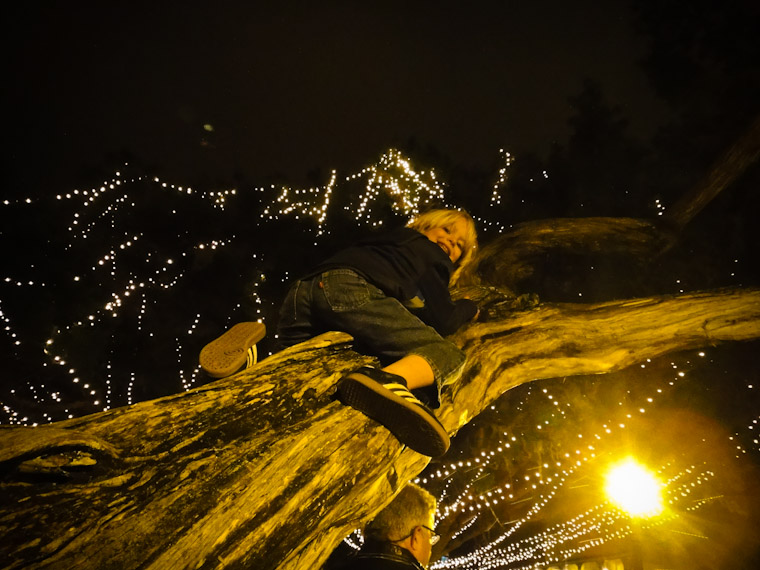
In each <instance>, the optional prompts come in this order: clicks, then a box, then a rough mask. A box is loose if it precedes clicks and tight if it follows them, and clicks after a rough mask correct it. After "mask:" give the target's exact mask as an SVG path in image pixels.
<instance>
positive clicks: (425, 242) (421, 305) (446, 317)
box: [312, 228, 478, 336]
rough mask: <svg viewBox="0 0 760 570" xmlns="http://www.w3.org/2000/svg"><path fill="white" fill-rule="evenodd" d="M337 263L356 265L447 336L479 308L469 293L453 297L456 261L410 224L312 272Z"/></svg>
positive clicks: (351, 249) (338, 255)
mask: <svg viewBox="0 0 760 570" xmlns="http://www.w3.org/2000/svg"><path fill="white" fill-rule="evenodd" d="M337 268H348V269H352V270H354V271H356V272H357V273H358V274H359V275H361V276H362V277H364V279H366V280H367V281H368V282H370V283H372V284H373V285H375V286H376V287H378V288H379V289H381V290H382V291H383V292H384V293H385V294H386V295H388V296H389V297H393V298H395V299H398V300H399V301H401V302H402V303H403V304H404V305H405V306H406V307H407V308H408V309H409V310H410V311H411V312H413V313H414V314H416V315H417V316H418V317H420V319H422V320H423V321H424V322H425V323H426V324H428V325H430V326H431V327H433V328H434V329H435V330H437V331H438V332H439V333H440V334H442V335H444V336H445V335H449V334H452V333H453V332H454V331H456V330H457V329H458V328H459V327H460V326H462V325H463V324H464V323H466V322H467V321H469V320H471V319H472V318H473V317H474V316H475V314H476V313H477V310H478V307H477V305H476V304H475V303H474V302H473V301H470V300H469V299H459V300H457V301H452V300H451V296H450V295H449V279H451V273H452V272H453V270H454V264H453V263H451V260H450V259H449V257H448V256H447V255H446V253H445V252H444V251H443V250H442V249H441V248H440V247H438V245H436V244H435V243H433V242H432V241H430V240H429V239H428V238H427V237H425V236H424V235H422V234H421V233H419V232H418V231H416V230H413V229H410V228H398V229H395V230H390V231H388V232H384V233H379V234H376V235H373V236H370V237H369V238H367V239H365V240H362V241H361V242H359V243H358V244H357V245H355V246H352V247H348V248H346V249H344V250H341V251H339V252H338V253H336V254H335V255H333V256H332V257H330V258H329V259H327V260H326V261H325V262H324V263H321V264H320V265H319V266H318V267H317V268H316V269H315V270H314V272H312V275H313V274H316V273H319V272H322V271H327V270H329V269H337Z"/></svg>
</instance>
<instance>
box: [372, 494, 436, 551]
mask: <svg viewBox="0 0 760 570" xmlns="http://www.w3.org/2000/svg"><path fill="white" fill-rule="evenodd" d="M434 513H435V497H433V495H431V494H430V493H428V492H427V491H426V490H425V489H423V488H422V487H419V486H418V485H415V484H414V483H408V484H407V485H406V486H405V487H404V488H403V489H401V491H399V493H398V495H396V496H395V497H394V499H393V500H392V501H391V502H390V503H389V504H388V505H387V506H386V507H385V508H384V509H383V510H382V511H380V512H379V513H377V516H376V517H375V518H374V519H373V520H372V522H370V523H368V524H367V526H366V527H365V528H364V534H365V535H366V536H367V538H368V539H372V540H379V541H388V542H396V541H397V540H402V539H404V538H406V537H407V536H409V534H410V533H411V532H412V530H413V529H414V528H415V527H416V526H419V525H427V524H429V523H430V518H431V517H432V516H433V514H434Z"/></svg>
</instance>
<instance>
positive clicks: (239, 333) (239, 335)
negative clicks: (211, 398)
mask: <svg viewBox="0 0 760 570" xmlns="http://www.w3.org/2000/svg"><path fill="white" fill-rule="evenodd" d="M264 335H266V327H265V326H264V324H263V323H253V322H249V323H238V324H236V325H235V326H234V327H232V328H231V329H230V330H228V331H227V332H225V333H224V334H223V335H222V336H220V337H219V338H217V339H216V340H213V341H211V342H210V343H208V344H207V345H206V346H204V347H203V350H201V354H200V358H199V359H198V360H199V362H200V365H201V368H203V370H205V371H206V373H207V374H208V375H209V376H211V377H213V378H225V377H227V376H231V375H232V374H234V373H235V372H237V371H238V370H240V369H241V368H242V367H243V366H244V365H245V363H246V353H247V351H248V349H249V348H250V347H252V346H253V345H255V344H256V343H257V342H259V341H260V340H261V339H262V338H264Z"/></svg>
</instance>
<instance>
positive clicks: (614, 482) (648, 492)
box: [604, 458, 663, 517]
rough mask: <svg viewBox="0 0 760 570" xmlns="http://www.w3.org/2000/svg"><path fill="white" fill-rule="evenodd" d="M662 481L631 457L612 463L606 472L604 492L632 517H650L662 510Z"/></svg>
mask: <svg viewBox="0 0 760 570" xmlns="http://www.w3.org/2000/svg"><path fill="white" fill-rule="evenodd" d="M661 488H662V483H660V481H659V479H657V477H655V476H654V474H653V473H651V472H650V471H649V470H648V469H647V468H646V467H644V466H643V465H639V464H638V463H636V461H634V460H633V459H630V458H629V459H626V460H625V461H623V462H621V463H618V464H617V465H614V466H613V467H612V468H611V469H610V471H609V472H608V473H607V477H606V484H605V487H604V490H605V492H606V493H607V496H608V497H609V499H610V500H611V501H612V502H613V503H615V504H616V505H617V506H618V507H620V508H621V509H623V510H624V511H625V512H626V513H628V514H629V515H630V516H632V517H651V516H655V515H658V514H660V513H661V512H662V509H663V506H662V497H661V496H660V489H661Z"/></svg>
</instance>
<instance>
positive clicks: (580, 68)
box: [3, 0, 666, 196]
mask: <svg viewBox="0 0 760 570" xmlns="http://www.w3.org/2000/svg"><path fill="white" fill-rule="evenodd" d="M180 5H181V7H180ZM12 13H14V17H13V18H9V20H8V21H9V23H10V22H12V24H11V26H10V27H11V30H10V32H9V34H8V35H7V37H6V38H5V41H7V42H8V49H7V50H6V53H10V54H11V56H10V57H6V58H5V59H6V61H7V60H10V69H9V70H8V71H7V72H6V73H5V74H4V81H3V83H4V84H5V86H6V89H5V91H8V92H9V96H10V101H9V102H8V103H7V104H6V106H5V107H6V111H7V115H6V121H7V122H6V141H7V140H10V141H12V145H11V147H12V150H11V153H10V154H6V161H8V163H9V165H10V169H9V171H10V175H11V182H12V188H13V191H12V192H13V195H14V196H16V195H17V194H16V192H21V193H23V191H22V190H21V189H20V186H23V187H25V189H26V191H28V190H29V189H31V188H39V187H41V186H42V185H48V189H49V190H51V191H55V190H60V189H61V188H60V187H61V186H62V185H66V184H76V183H79V179H80V178H81V177H82V173H83V172H86V171H87V170H88V169H91V168H97V167H101V166H104V165H107V164H110V162H113V161H116V160H118V158H120V157H121V156H128V155H131V156H133V157H135V158H136V159H138V160H139V161H141V162H142V163H144V164H146V165H148V166H150V167H153V168H155V169H157V170H159V171H160V172H161V173H163V174H166V175H170V176H171V177H172V179H174V180H177V181H178V182H184V183H190V182H198V181H208V182H210V183H212V184H213V183H220V182H229V181H230V180H233V179H239V178H240V177H241V176H243V177H244V178H245V179H246V180H248V181H251V182H252V183H259V182H265V181H268V180H270V179H277V180H278V181H287V182H290V183H296V184H298V183H303V182H304V181H305V179H306V177H307V174H308V173H309V172H311V171H315V170H317V169H320V170H321V171H322V172H325V171H329V169H332V168H338V169H339V171H341V172H345V171H346V170H355V169H358V168H361V167H362V166H364V165H366V164H369V163H371V162H373V161H374V160H375V159H376V158H377V157H378V156H379V154H380V153H381V152H383V151H384V150H385V149H387V148H389V147H391V146H394V145H402V146H403V145H404V144H406V143H407V142H408V141H409V140H410V139H414V140H415V141H416V142H417V143H419V144H420V145H423V146H425V145H431V146H432V147H434V148H436V149H438V150H439V151H440V152H441V153H442V154H443V155H445V156H448V157H449V158H450V159H451V160H452V161H454V162H456V163H459V164H463V165H465V166H477V167H483V165H486V164H490V163H492V162H493V161H494V159H495V157H496V156H497V154H498V152H499V149H500V148H506V149H509V150H511V151H513V152H514V151H516V150H525V149H527V150H530V151H534V152H537V153H540V154H545V153H546V152H547V151H548V149H549V148H550V146H551V145H552V144H553V143H555V142H559V143H563V142H564V141H565V140H566V138H567V136H568V133H569V128H568V126H567V119H568V117H569V115H570V112H571V108H570V105H569V104H568V101H567V99H568V97H569V96H572V95H576V94H577V93H578V92H579V91H580V90H581V87H582V82H583V80H584V78H586V77H590V78H593V79H594V80H596V81H597V82H599V84H600V85H601V86H602V88H603V90H604V95H605V97H606V98H607V100H608V102H609V103H610V104H611V105H613V106H620V108H621V109H622V111H623V112H624V113H625V114H626V115H627V116H628V117H629V119H630V122H631V123H630V131H631V133H632V134H633V135H636V136H640V137H644V138H646V137H648V136H649V135H651V133H652V132H653V130H654V128H655V127H656V126H657V125H658V124H659V122H660V121H661V120H662V118H663V117H664V116H665V114H666V111H665V109H666V108H665V106H664V104H662V103H661V102H658V100H657V99H656V97H655V95H654V92H653V90H652V89H651V87H650V86H649V85H648V83H647V80H646V77H645V75H644V73H643V71H642V70H641V68H640V67H639V66H638V65H637V63H638V62H639V60H640V59H641V58H642V57H643V55H644V54H645V51H646V46H645V43H644V40H643V39H641V38H640V37H638V36H637V35H636V34H635V32H634V23H633V14H632V12H631V10H630V9H629V8H628V6H627V2H625V1H624V0H613V1H610V2H601V3H600V2H591V1H587V0H586V1H580V2H571V3H569V2H563V1H558V0H538V1H530V2H529V1H509V2H507V1H505V2H469V3H465V2H383V3H379V2H372V3H356V2H327V3H324V2H323V3H319V4H318V5H317V3H311V2H283V3H274V2H272V3H260V2H240V1H233V2H219V3H210V2H182V3H181V4H179V3H169V2H164V3H160V2H159V3H156V2H150V3H146V2H136V3H133V2H131V3H129V4H128V5H127V4H113V3H102V2H98V3H95V2H77V3H65V4H61V3H45V2H43V3H33V4H30V5H27V6H24V7H15V8H13V9H12ZM125 153H128V154H125ZM109 161H110V162H109ZM325 176H326V175H325ZM235 177H238V178H235ZM320 183H323V181H320ZM49 185H53V186H57V188H52V189H51V188H50V186H49Z"/></svg>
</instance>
